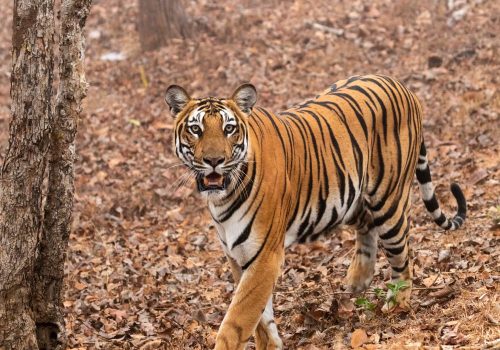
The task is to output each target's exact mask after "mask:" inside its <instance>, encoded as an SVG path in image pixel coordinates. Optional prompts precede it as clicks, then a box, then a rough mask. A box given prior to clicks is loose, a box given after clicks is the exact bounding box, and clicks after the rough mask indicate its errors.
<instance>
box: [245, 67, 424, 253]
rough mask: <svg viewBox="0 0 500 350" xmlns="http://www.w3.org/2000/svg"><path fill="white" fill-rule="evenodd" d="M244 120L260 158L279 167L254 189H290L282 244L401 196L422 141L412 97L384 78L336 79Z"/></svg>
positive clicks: (264, 163)
mask: <svg viewBox="0 0 500 350" xmlns="http://www.w3.org/2000/svg"><path fill="white" fill-rule="evenodd" d="M249 126H250V130H251V131H252V132H253V139H255V140H256V141H254V142H257V143H258V145H259V147H257V148H259V149H261V152H262V153H263V154H262V155H261V156H260V158H259V160H258V163H259V164H260V166H261V167H262V168H263V169H272V172H273V173H275V172H276V173H280V176H278V179H277V180H273V181H262V182H261V186H262V187H261V188H257V189H255V191H256V193H257V192H262V193H271V192H272V191H278V192H280V193H284V192H287V191H290V192H292V193H293V194H294V195H293V196H291V198H290V200H291V205H290V208H289V210H288V211H287V220H286V221H287V226H286V245H289V244H291V243H292V242H294V241H296V240H299V241H301V242H304V241H308V240H314V239H316V238H317V237H318V236H319V235H320V234H321V233H323V232H325V231H327V230H329V229H331V228H333V227H334V226H336V225H339V224H355V221H356V219H357V216H358V214H359V213H360V211H362V210H363V209H364V207H365V206H368V207H370V208H376V209H378V210H377V211H378V212H383V211H384V209H386V210H388V209H390V205H391V204H393V203H394V202H395V201H396V200H397V199H401V198H405V197H407V193H408V191H409V190H410V184H411V181H412V179H413V176H414V171H415V166H416V163H417V159H418V150H419V148H420V143H421V141H422V130H421V107H420V104H419V102H418V100H417V99H416V97H415V96H414V95H413V94H412V93H411V92H410V91H409V90H407V89H406V88H405V87H404V86H403V85H401V84H400V83H398V82H396V81H394V80H392V79H391V78H388V77H383V76H363V77H354V78H350V79H348V80H343V81H339V82H337V83H336V84H334V85H332V87H331V88H329V89H328V90H326V91H324V92H323V93H322V94H320V95H318V96H316V98H314V99H312V100H308V101H306V102H304V103H302V104H300V105H298V106H296V107H293V108H290V109H288V110H286V111H284V112H281V113H279V114H278V115H276V116H273V115H271V114H270V113H269V112H267V111H266V110H264V109H257V110H256V111H254V114H253V116H252V118H250V119H249ZM251 139H252V138H251ZM251 142H252V141H251ZM266 186H267V187H268V188H266ZM386 206H387V207H386Z"/></svg>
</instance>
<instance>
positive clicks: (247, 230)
mask: <svg viewBox="0 0 500 350" xmlns="http://www.w3.org/2000/svg"><path fill="white" fill-rule="evenodd" d="M263 201H264V200H261V201H260V203H259V206H258V207H257V209H255V211H254V213H253V216H252V219H250V222H249V223H248V225H247V226H246V227H245V229H244V230H243V232H241V234H240V235H239V236H238V239H237V240H236V241H235V242H234V243H233V246H232V248H231V249H234V248H235V247H236V246H238V245H240V244H242V243H243V242H245V241H246V240H247V239H248V236H250V231H251V230H252V225H253V222H254V220H255V217H256V216H257V213H258V212H259V208H260V206H261V205H262V202H263Z"/></svg>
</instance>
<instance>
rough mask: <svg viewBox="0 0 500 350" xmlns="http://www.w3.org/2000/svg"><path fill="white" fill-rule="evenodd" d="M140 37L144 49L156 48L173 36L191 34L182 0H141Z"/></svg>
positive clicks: (179, 36)
mask: <svg viewBox="0 0 500 350" xmlns="http://www.w3.org/2000/svg"><path fill="white" fill-rule="evenodd" d="M138 29H139V38H140V42H141V47H142V49H143V50H144V51H150V50H156V49H158V48H160V47H162V46H165V45H166V44H167V43H168V40H169V39H172V38H186V37H188V36H189V35H190V34H191V31H190V23H189V19H188V17H187V15H186V12H185V11H184V7H183V3H182V1H180V0H139V23H138Z"/></svg>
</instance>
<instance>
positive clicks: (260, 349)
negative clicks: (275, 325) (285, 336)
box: [255, 324, 283, 350]
mask: <svg viewBox="0 0 500 350" xmlns="http://www.w3.org/2000/svg"><path fill="white" fill-rule="evenodd" d="M255 349H256V350H283V342H282V340H281V338H280V337H279V336H278V333H277V332H273V330H270V329H264V327H262V326H261V325H260V324H259V325H258V326H257V329H256V332H255Z"/></svg>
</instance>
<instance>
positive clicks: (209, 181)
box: [203, 173, 224, 187]
mask: <svg viewBox="0 0 500 350" xmlns="http://www.w3.org/2000/svg"><path fill="white" fill-rule="evenodd" d="M203 184H204V185H205V186H207V187H208V186H220V187H222V185H223V184H224V178H223V177H222V175H219V174H217V173H211V174H209V175H207V176H205V177H204V178H203Z"/></svg>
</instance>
